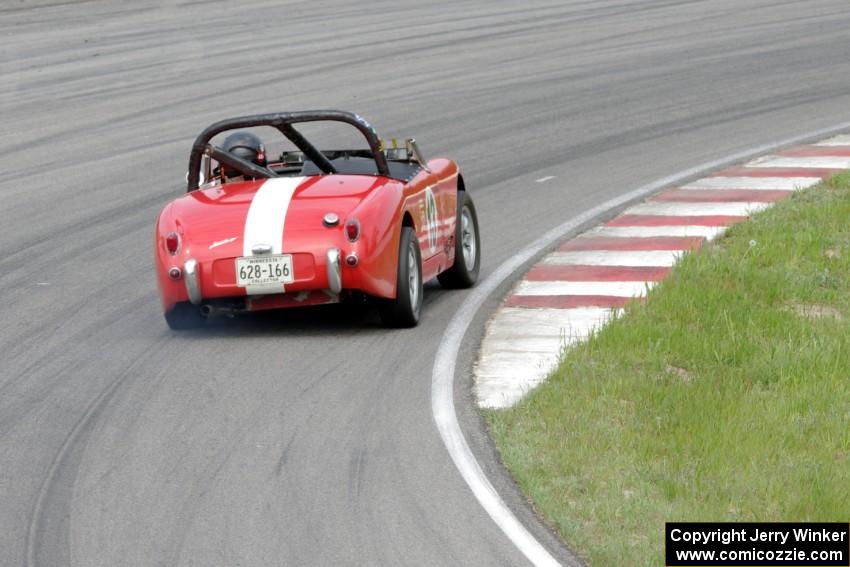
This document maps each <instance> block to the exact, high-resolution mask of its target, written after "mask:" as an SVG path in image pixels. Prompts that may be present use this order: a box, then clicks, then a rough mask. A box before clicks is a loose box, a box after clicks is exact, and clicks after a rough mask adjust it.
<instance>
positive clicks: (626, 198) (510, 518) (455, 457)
mask: <svg viewBox="0 0 850 567" xmlns="http://www.w3.org/2000/svg"><path fill="white" fill-rule="evenodd" d="M848 128H850V122H844V123H841V124H838V125H835V126H833V127H830V128H823V129H820V130H815V131H813V132H809V133H807V134H803V135H800V136H795V137H793V138H787V139H785V140H781V141H779V142H775V143H772V144H766V145H763V146H757V147H755V148H751V149H749V150H744V151H741V152H737V153H735V154H732V155H730V156H727V157H725V158H721V159H718V160H714V161H710V162H706V163H703V164H700V165H698V166H696V167H692V168H689V169H685V170H683V171H680V172H679V173H675V174H673V175H668V176H667V177H662V178H661V179H658V180H656V181H653V182H651V183H649V184H647V185H643V186H641V187H638V188H637V189H634V190H632V191H629V192H628V193H626V194H624V195H620V196H619V197H615V198H613V199H611V200H610V201H606V202H605V203H602V204H601V205H597V206H596V207H593V208H591V209H589V210H587V211H585V212H584V213H581V214H580V215H577V216H575V217H573V218H571V219H569V220H567V221H565V222H563V223H561V224H560V225H558V226H556V227H555V228H553V229H551V230H549V231H547V232H546V233H544V234H543V235H542V236H540V237H539V238H537V239H536V240H534V241H533V242H532V243H531V244H529V245H528V246H526V247H525V248H523V249H522V250H520V251H519V252H517V253H516V254H514V255H513V256H511V257H510V258H508V259H507V260H505V261H504V262H502V264H500V265H499V266H498V267H497V268H496V269H495V270H494V271H493V272H492V273H491V274H490V276H489V277H487V278H485V279H484V280H483V281H481V282H479V284H478V286H477V287H474V288H473V289H472V290H471V291H470V292H469V294H468V295H467V296H466V298H464V300H463V302H462V303H461V304H460V306H459V307H458V310H457V311H456V312H455V314H454V316H453V317H452V318H451V320H450V321H449V324H448V326H447V327H446V330H445V332H444V333H443V338H442V339H441V340H440V344H439V346H438V347H437V353H436V355H435V357H434V366H433V368H432V371H431V413H432V414H433V416H434V422H435V424H436V426H437V430H438V432H439V433H440V437H441V438H442V440H443V444H444V445H445V446H446V450H447V451H448V452H449V456H450V457H451V459H452V461H453V462H454V464H455V467H457V469H458V472H460V474H461V476H462V477H463V479H464V481H466V484H467V485H468V486H469V488H470V490H472V493H473V494H474V495H475V497H476V498H477V499H478V502H479V503H480V504H481V506H482V507H483V508H484V510H485V511H486V512H487V513H488V514H489V515H490V517H491V518H492V519H493V521H494V522H495V523H496V525H497V526H499V528H500V529H501V530H502V532H504V534H505V535H506V536H507V537H508V539H509V540H510V541H511V543H513V544H514V546H516V548H517V549H518V550H519V551H520V552H521V553H522V554H523V555H525V557H526V558H527V559H528V560H529V561H530V562H531V563H532V564H533V565H535V566H536V567H542V566H545V567H554V566H558V565H560V563H559V562H558V560H556V559H555V558H554V557H553V556H552V554H551V553H549V551H548V550H547V549H546V548H545V547H543V544H541V543H540V542H539V541H537V539H536V538H535V537H534V536H533V535H532V534H531V532H529V531H528V529H527V528H526V527H525V526H524V525H522V523H521V522H520V521H519V520H518V519H517V517H516V516H515V515H514V513H513V512H512V511H511V509H510V508H509V507H508V505H507V504H506V503H505V501H504V500H502V497H501V496H499V493H498V492H496V489H495V488H494V487H493V484H492V483H491V482H490V479H488V478H487V475H486V474H484V471H483V469H482V468H481V465H480V464H479V463H478V461H477V460H476V459H475V455H473V454H472V449H470V448H469V444H468V443H467V442H466V437H464V435H463V431H462V430H461V428H460V423H459V422H458V419H457V413H456V412H455V405H454V377H455V366H456V363H457V356H458V352H459V351H460V345H461V342H462V341H463V338H464V336H465V335H466V331H467V330H468V329H469V326H470V324H471V323H472V320H473V319H474V318H475V315H476V313H478V310H479V309H480V308H481V306H482V305H483V304H484V302H485V301H486V300H487V298H488V297H489V296H490V294H492V293H493V292H494V291H496V290H497V289H498V288H499V286H500V285H501V284H502V282H504V281H505V280H506V279H508V278H509V277H510V276H511V274H513V273H514V272H515V271H517V270H518V269H520V268H521V267H522V266H523V265H524V264H525V263H526V262H528V261H529V260H531V259H532V258H534V256H536V255H537V254H539V253H540V252H542V251H543V250H544V249H546V248H547V247H549V246H551V245H552V244H553V243H554V242H555V241H556V240H558V239H560V238H563V237H564V235H566V234H567V233H569V232H570V231H572V230H575V229H577V228H579V227H580V226H581V225H582V224H584V223H587V222H590V221H592V220H593V219H594V218H596V217H600V216H602V215H604V214H605V213H607V212H609V211H611V210H612V209H615V208H617V207H621V206H623V205H626V204H628V203H629V202H631V201H634V200H636V199H639V198H641V197H645V196H647V195H649V194H650V193H653V192H655V191H658V190H660V189H663V188H665V187H667V186H670V185H672V184H674V183H680V182H682V181H685V180H687V179H691V178H693V177H696V176H698V175H700V174H702V173H707V172H709V171H712V170H716V169H719V168H721V167H723V166H726V165H728V164H731V163H735V162H740V161H743V160H745V159H750V158H752V157H754V156H757V155H760V154H766V153H768V152H772V151H775V150H777V149H779V148H782V147H785V146H790V145H793V144H799V143H802V142H805V141H808V140H812V139H815V138H819V137H821V136H828V135H830V134H837V133H840V132H841V131H842V130H846V129H848Z"/></svg>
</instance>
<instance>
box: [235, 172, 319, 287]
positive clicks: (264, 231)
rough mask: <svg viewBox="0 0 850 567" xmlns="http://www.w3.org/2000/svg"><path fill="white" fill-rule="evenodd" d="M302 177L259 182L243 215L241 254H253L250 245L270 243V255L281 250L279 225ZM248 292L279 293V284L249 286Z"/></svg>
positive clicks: (281, 242) (281, 238) (281, 229)
mask: <svg viewBox="0 0 850 567" xmlns="http://www.w3.org/2000/svg"><path fill="white" fill-rule="evenodd" d="M302 181H304V178H303V177H275V178H272V179H268V180H267V181H266V182H265V183H263V184H262V185H261V186H260V188H259V189H258V190H257V192H256V194H254V199H253V200H252V201H251V206H250V208H249V209H248V214H247V215H246V217H245V231H244V233H243V236H242V255H243V256H253V255H254V252H253V247H254V246H256V245H258V244H265V245H268V246H271V248H272V251H271V253H272V254H281V253H283V228H284V224H285V222H286V212H287V210H288V209H289V202H290V201H291V200H292V194H293V193H294V192H295V189H296V188H297V187H298V185H300V184H301V182H302ZM245 291H246V293H247V294H248V295H258V294H263V293H281V292H283V284H267V285H250V286H248V287H246V288H245Z"/></svg>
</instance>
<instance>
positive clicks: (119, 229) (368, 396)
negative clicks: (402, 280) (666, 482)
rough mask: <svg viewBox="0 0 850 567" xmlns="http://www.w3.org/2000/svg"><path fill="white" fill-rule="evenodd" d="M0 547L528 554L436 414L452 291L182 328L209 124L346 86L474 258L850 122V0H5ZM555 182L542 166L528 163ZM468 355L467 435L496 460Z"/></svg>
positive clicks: (184, 557) (506, 561) (302, 561)
mask: <svg viewBox="0 0 850 567" xmlns="http://www.w3.org/2000/svg"><path fill="white" fill-rule="evenodd" d="M0 77H2V81H0V118H2V122H1V124H2V130H0V172H2V178H0V198H2V206H0V321H2V326H0V360H2V366H0V564H2V565H40V566H54V565H57V566H58V565H97V566H100V565H169V566H170V565H523V564H525V563H524V561H525V560H524V558H523V557H522V555H521V554H520V553H519V552H518V551H516V550H515V549H514V548H513V547H512V545H511V544H510V542H509V541H508V540H507V538H506V537H505V536H504V535H503V534H502V532H501V531H500V530H499V529H498V528H497V527H496V526H495V524H493V522H492V521H491V520H490V518H489V517H488V516H487V514H486V513H485V512H484V511H483V509H482V508H481V507H480V505H479V504H478V502H477V501H476V500H475V499H474V497H473V496H472V494H471V492H470V490H469V488H468V487H467V486H466V484H465V483H464V481H463V480H462V478H461V477H460V475H459V474H458V472H457V471H456V469H455V468H454V465H453V464H452V462H451V460H450V458H449V456H448V454H447V452H446V449H445V447H444V446H443V444H442V442H441V440H440V437H439V435H438V433H437V431H436V428H435V426H434V421H433V418H432V415H431V406H430V395H431V391H430V388H431V367H432V363H433V358H434V354H435V351H436V348H437V345H438V343H439V341H440V338H441V337H442V334H443V331H444V329H445V327H446V325H447V323H448V321H449V320H450V318H451V316H452V314H453V313H454V311H455V310H456V309H457V307H458V306H459V305H460V303H461V301H462V300H463V298H464V296H465V295H466V293H464V292H443V291H442V290H440V289H439V287H437V286H436V285H430V286H429V287H428V289H427V291H426V298H425V301H426V306H425V312H424V318H423V320H422V323H421V324H420V326H419V327H418V328H416V329H413V330H406V331H387V330H384V329H382V328H381V327H380V325H379V324H378V321H377V318H376V317H375V315H374V314H372V313H370V312H368V311H366V312H364V311H360V310H357V309H319V310H311V311H300V312H288V313H281V314H272V315H266V316H262V317H251V318H244V319H240V320H237V321H226V320H224V321H217V322H215V323H214V324H212V325H210V327H209V328H207V329H205V330H203V331H199V332H192V333H179V334H176V333H172V332H170V331H169V330H168V329H167V328H166V326H165V323H164V321H163V320H162V316H161V314H160V313H159V307H158V301H157V297H156V290H155V282H154V278H153V274H152V255H151V240H152V229H153V220H154V218H155V215H156V213H157V212H158V209H159V208H160V207H161V205H162V204H163V203H165V202H166V201H167V200H168V199H169V198H171V197H173V196H176V195H178V194H180V192H181V191H182V186H181V184H182V178H183V174H184V172H185V166H186V159H187V156H188V148H189V144H190V141H191V139H192V138H193V137H194V136H195V135H196V134H197V132H198V131H199V130H200V129H201V128H203V127H204V126H206V125H207V124H208V123H210V122H212V121H215V120H217V119H219V118H221V117H224V116H228V115H238V114H246V113H252V112H266V111H277V110H292V109H310V108H343V109H350V110H354V111H357V112H359V113H360V114H362V115H363V116H365V117H367V118H368V119H369V120H370V121H371V122H372V123H373V124H374V125H375V126H376V127H377V129H378V130H379V132H382V133H384V134H385V135H399V136H404V135H415V136H416V137H417V139H418V140H419V141H420V143H421V146H422V148H423V149H424V150H425V151H426V152H428V153H430V154H442V155H447V156H452V157H455V158H457V159H458V160H459V161H460V163H461V166H462V167H463V169H464V172H465V177H466V182H467V186H468V187H469V188H470V190H471V192H472V195H473V196H474V198H475V200H476V204H477V206H478V212H479V216H480V219H481V222H482V235H483V238H482V241H483V249H484V253H485V258H484V264H483V270H482V276H483V277H487V275H488V273H490V272H491V271H492V270H493V269H494V268H495V267H496V266H497V265H499V264H500V263H501V262H502V261H503V260H505V259H506V258H508V257H510V256H511V255H512V253H513V252H515V251H516V250H518V249H520V248H522V247H524V246H526V245H527V244H529V243H530V242H533V241H534V240H535V238H536V237H538V236H539V235H540V234H543V233H544V232H545V231H546V230H548V229H550V228H552V227H555V226H557V225H559V224H561V222H563V220H564V219H567V218H570V217H572V216H575V215H577V214H580V213H581V212H583V211H585V210H587V209H590V208H592V207H594V206H595V205H598V204H600V203H603V202H605V201H608V200H610V199H612V198H614V197H616V196H618V195H620V194H623V193H626V192H628V191H629V190H630V189H633V188H635V187H638V186H640V185H643V184H645V183H648V182H651V181H652V180H655V179H658V178H661V177H664V176H666V175H670V174H673V173H675V172H677V171H681V170H683V169H687V168H688V167H691V166H693V165H694V164H698V163H704V162H708V161H710V160H712V159H717V158H719V157H722V156H725V155H729V154H733V153H735V152H737V151H741V150H743V149H746V148H750V147H754V146H758V145H761V144H766V143H770V142H771V141H774V140H777V139H783V138H788V137H791V136H794V135H796V134H798V133H800V132H804V131H811V130H816V129H820V128H826V127H829V126H830V125H832V124H835V123H837V122H842V121H847V120H850V5H848V4H847V2H846V0H828V1H827V0H824V1H820V0H813V1H806V2H803V1H798V2H781V1H772V0H771V1H768V0H762V1H747V2H742V1H732V0H712V1H673V0H642V1H626V0H598V1H575V2H545V3H544V2H540V3H529V4H522V5H520V4H518V3H515V2H499V1H490V0H470V1H466V2H464V1H461V2H439V3H437V2H433V3H432V2H410V3H405V2H399V1H396V2H384V1H381V2H373V3H361V2H250V3H249V2H203V3H201V2H183V3H180V4H177V3H171V2H165V1H163V2H147V3H145V2H132V3H130V2H127V3H124V4H117V3H104V2H64V3H59V2H56V3H53V2H44V1H29V2H19V1H9V2H4V3H3V4H2V5H0ZM550 176H551V177H552V179H549V180H548V181H545V182H540V183H538V182H536V180H537V179H541V178H544V177H550ZM480 319H483V317H479V320H478V321H476V323H475V324H474V325H473V327H472V329H471V331H470V332H469V333H468V334H467V336H466V340H465V342H464V344H463V346H462V348H461V358H460V359H459V361H458V369H459V373H458V376H457V379H456V392H455V395H456V398H457V402H458V406H457V411H458V413H459V416H460V420H461V425H462V426H463V427H464V431H465V432H466V434H467V436H468V438H469V441H470V445H471V446H472V449H473V451H474V452H475V453H476V455H477V456H478V458H479V459H480V461H481V463H482V466H483V467H484V469H485V471H488V472H490V473H491V475H492V478H493V480H494V483H495V485H496V487H497V488H498V489H499V491H500V492H501V493H502V494H503V496H504V497H505V499H506V501H507V502H508V503H509V504H510V505H511V506H512V507H513V508H514V509H515V511H516V513H517V514H518V515H519V517H520V518H521V519H523V520H524V521H525V522H526V523H527V524H528V525H529V528H530V529H531V531H532V532H533V533H534V534H535V535H536V536H537V537H538V538H539V539H540V540H541V541H542V542H543V544H544V545H546V546H547V547H549V548H550V551H552V553H553V554H555V555H556V556H557V557H560V558H561V559H563V560H564V561H565V562H568V561H569V555H568V553H567V552H566V551H565V550H564V549H563V548H561V547H560V546H559V545H558V544H557V542H556V541H555V540H554V539H553V538H552V537H551V536H550V535H549V534H548V532H547V530H546V529H545V528H544V527H542V526H541V525H540V524H539V523H538V522H536V521H535V519H534V518H533V516H532V515H531V514H530V512H529V511H528V509H527V507H525V506H524V505H523V503H522V500H521V498H520V497H519V496H518V495H517V494H516V493H515V491H514V490H513V488H512V486H511V485H510V483H509V482H507V481H506V480H505V478H504V476H503V475H502V473H501V470H500V468H499V466H498V464H497V462H496V461H495V459H494V454H493V450H492V448H491V446H490V445H489V443H488V441H487V439H486V436H485V435H484V434H483V433H482V430H481V423H480V420H479V418H478V416H477V413H476V411H475V410H474V409H472V407H471V402H470V396H469V382H468V370H469V367H470V365H471V357H472V356H473V354H474V347H475V344H476V342H477V340H478V339H479V337H480V333H481V322H482V321H481V320H480Z"/></svg>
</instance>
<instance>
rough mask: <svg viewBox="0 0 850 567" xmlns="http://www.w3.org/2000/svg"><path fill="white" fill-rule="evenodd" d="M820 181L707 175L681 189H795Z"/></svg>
mask: <svg viewBox="0 0 850 567" xmlns="http://www.w3.org/2000/svg"><path fill="white" fill-rule="evenodd" d="M817 183H820V177H705V178H703V179H698V180H696V181H693V182H691V183H686V184H685V185H682V187H681V189H752V190H766V191H777V190H778V191H795V190H797V189H805V188H806V187H811V186H812V185H816V184H817Z"/></svg>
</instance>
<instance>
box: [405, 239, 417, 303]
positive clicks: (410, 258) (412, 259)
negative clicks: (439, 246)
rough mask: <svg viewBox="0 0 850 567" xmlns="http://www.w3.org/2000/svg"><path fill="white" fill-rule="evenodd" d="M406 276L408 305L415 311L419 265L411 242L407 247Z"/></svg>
mask: <svg viewBox="0 0 850 567" xmlns="http://www.w3.org/2000/svg"><path fill="white" fill-rule="evenodd" d="M407 278H408V282H407V287H408V291H409V293H410V307H412V308H413V310H414V311H415V310H416V308H417V306H418V305H419V266H418V265H417V263H416V249H415V248H414V243H412V242H411V244H410V246H408V248H407Z"/></svg>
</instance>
